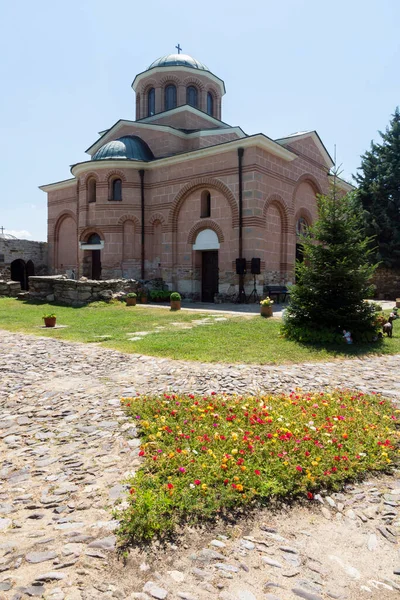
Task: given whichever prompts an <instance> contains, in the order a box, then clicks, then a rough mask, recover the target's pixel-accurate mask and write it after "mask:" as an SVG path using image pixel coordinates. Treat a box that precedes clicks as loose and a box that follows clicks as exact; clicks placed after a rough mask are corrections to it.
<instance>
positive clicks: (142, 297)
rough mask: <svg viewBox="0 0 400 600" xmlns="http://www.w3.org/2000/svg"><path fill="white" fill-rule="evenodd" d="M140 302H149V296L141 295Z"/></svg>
mask: <svg viewBox="0 0 400 600" xmlns="http://www.w3.org/2000/svg"><path fill="white" fill-rule="evenodd" d="M140 302H141V303H142V304H147V296H140Z"/></svg>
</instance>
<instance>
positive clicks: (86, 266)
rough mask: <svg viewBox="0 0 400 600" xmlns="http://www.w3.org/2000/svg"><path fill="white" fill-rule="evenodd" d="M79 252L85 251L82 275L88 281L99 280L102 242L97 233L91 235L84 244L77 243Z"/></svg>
mask: <svg viewBox="0 0 400 600" xmlns="http://www.w3.org/2000/svg"><path fill="white" fill-rule="evenodd" d="M79 246H80V248H81V250H84V251H85V254H84V259H83V273H84V275H85V277H89V278H90V279H101V250H102V249H103V248H104V242H103V241H102V239H101V238H100V236H99V234H98V233H92V234H90V235H89V237H88V238H87V241H86V242H79Z"/></svg>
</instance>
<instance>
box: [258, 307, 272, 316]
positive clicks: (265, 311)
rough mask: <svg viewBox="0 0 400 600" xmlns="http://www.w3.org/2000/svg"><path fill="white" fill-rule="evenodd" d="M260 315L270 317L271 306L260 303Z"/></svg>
mask: <svg viewBox="0 0 400 600" xmlns="http://www.w3.org/2000/svg"><path fill="white" fill-rule="evenodd" d="M261 316H262V317H272V306H263V305H261Z"/></svg>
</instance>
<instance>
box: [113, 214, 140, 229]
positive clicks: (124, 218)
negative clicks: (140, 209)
mask: <svg viewBox="0 0 400 600" xmlns="http://www.w3.org/2000/svg"><path fill="white" fill-rule="evenodd" d="M125 221H133V222H134V223H135V228H136V227H140V222H139V219H138V218H137V217H136V216H135V215H122V217H120V218H119V219H118V225H123V224H124V223H125Z"/></svg>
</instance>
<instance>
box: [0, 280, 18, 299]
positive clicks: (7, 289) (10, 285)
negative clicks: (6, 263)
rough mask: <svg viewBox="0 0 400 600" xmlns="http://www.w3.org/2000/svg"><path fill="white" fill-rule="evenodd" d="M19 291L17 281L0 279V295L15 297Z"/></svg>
mask: <svg viewBox="0 0 400 600" xmlns="http://www.w3.org/2000/svg"><path fill="white" fill-rule="evenodd" d="M20 291H21V284H20V282H19V281H4V280H2V279H0V296H11V297H13V298H15V297H16V296H17V295H18V294H19V293H20Z"/></svg>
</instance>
